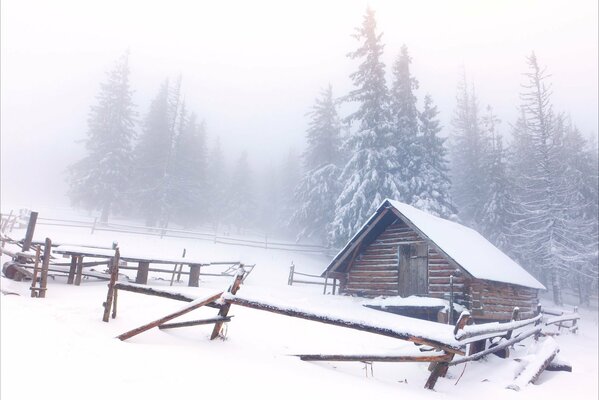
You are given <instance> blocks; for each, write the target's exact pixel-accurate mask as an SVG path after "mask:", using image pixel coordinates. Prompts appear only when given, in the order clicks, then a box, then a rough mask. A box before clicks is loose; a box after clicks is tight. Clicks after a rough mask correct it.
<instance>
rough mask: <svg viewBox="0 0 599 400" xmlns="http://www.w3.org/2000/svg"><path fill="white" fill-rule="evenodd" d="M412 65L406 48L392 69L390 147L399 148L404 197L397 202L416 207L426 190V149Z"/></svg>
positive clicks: (398, 174) (403, 48) (400, 174)
mask: <svg viewBox="0 0 599 400" xmlns="http://www.w3.org/2000/svg"><path fill="white" fill-rule="evenodd" d="M411 63H412V59H411V57H410V56H409V54H408V48H407V47H406V46H405V45H403V46H402V48H401V53H400V54H399V56H398V57H397V59H396V61H395V63H394V64H393V69H392V74H393V85H392V87H391V91H390V114H391V130H392V132H393V134H392V135H393V136H392V137H393V139H392V141H391V143H392V144H393V145H394V146H395V148H396V151H397V156H398V164H399V168H398V171H396V174H397V178H398V180H399V182H402V183H403V184H404V186H405V189H404V190H403V193H401V197H400V198H399V199H397V200H401V201H404V202H406V203H409V204H414V202H415V201H419V200H420V201H421V199H419V198H418V199H417V198H415V196H417V195H419V194H421V193H422V192H423V191H424V190H425V188H424V185H425V183H424V181H423V175H422V162H423V157H424V154H423V153H424V149H423V143H422V140H421V137H420V136H419V130H418V122H419V121H418V109H417V108H416V102H417V99H416V95H415V94H414V91H415V90H416V89H418V81H417V80H416V78H414V77H413V76H412V74H411V73H410V64H411ZM421 203H422V201H421ZM422 205H424V204H422Z"/></svg>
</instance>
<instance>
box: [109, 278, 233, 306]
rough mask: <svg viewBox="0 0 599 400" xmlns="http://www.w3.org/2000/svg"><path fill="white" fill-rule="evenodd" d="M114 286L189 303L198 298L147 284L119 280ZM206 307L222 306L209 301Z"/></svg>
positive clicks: (127, 290)
mask: <svg viewBox="0 0 599 400" xmlns="http://www.w3.org/2000/svg"><path fill="white" fill-rule="evenodd" d="M114 287H115V288H116V289H119V290H124V291H126V292H133V293H140V294H146V295H149V296H157V297H164V298H166V299H171V300H178V301H185V302H188V303H189V302H192V301H195V300H197V297H193V296H188V295H185V294H182V293H171V292H167V291H164V290H159V289H154V288H151V287H147V286H138V285H136V284H131V283H125V282H117V283H116V284H115V285H114ZM206 307H211V308H218V309H220V308H221V307H222V306H221V305H219V304H216V303H209V304H206Z"/></svg>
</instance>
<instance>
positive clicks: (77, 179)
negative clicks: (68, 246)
mask: <svg viewBox="0 0 599 400" xmlns="http://www.w3.org/2000/svg"><path fill="white" fill-rule="evenodd" d="M87 125H88V131H87V138H86V141H85V149H86V151H87V155H86V156H85V157H84V158H83V159H82V160H80V161H78V162H77V163H75V164H74V165H72V166H71V167H70V168H69V174H70V176H69V178H70V190H69V197H70V198H71V201H72V202H73V203H74V204H76V205H81V206H83V207H85V208H87V209H90V210H94V209H96V210H101V220H102V221H104V222H105V221H107V220H108V216H109V215H110V214H111V212H113V211H114V210H115V209H117V208H119V207H122V206H123V204H124V203H125V202H126V193H127V188H128V187H129V186H130V184H131V178H132V177H131V169H132V142H133V139H134V138H135V130H134V126H135V112H134V105H133V100H132V90H131V87H130V83H129V53H128V52H127V53H125V54H124V55H123V56H122V57H121V58H120V59H119V60H118V61H117V63H116V65H115V67H114V68H113V69H112V70H111V71H110V72H108V74H107V79H106V81H105V82H104V83H102V85H101V86H100V92H99V93H98V95H97V104H96V105H95V106H93V107H92V108H91V110H90V113H89V117H88V120H87Z"/></svg>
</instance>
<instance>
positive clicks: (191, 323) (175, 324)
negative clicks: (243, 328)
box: [158, 315, 233, 329]
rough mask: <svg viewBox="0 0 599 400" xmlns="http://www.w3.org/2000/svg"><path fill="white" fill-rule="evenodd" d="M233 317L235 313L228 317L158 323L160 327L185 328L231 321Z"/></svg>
mask: <svg viewBox="0 0 599 400" xmlns="http://www.w3.org/2000/svg"><path fill="white" fill-rule="evenodd" d="M231 318H233V315H229V316H227V317H214V318H207V319H198V320H194V321H185V322H173V323H172V324H162V325H158V329H172V328H185V327H188V326H196V325H208V324H215V323H217V322H229V321H231Z"/></svg>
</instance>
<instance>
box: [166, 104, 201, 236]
mask: <svg viewBox="0 0 599 400" xmlns="http://www.w3.org/2000/svg"><path fill="white" fill-rule="evenodd" d="M180 114H181V116H180V120H179V129H178V130H177V135H176V138H175V148H174V158H173V163H172V165H173V168H172V193H171V198H172V207H173V210H174V218H175V220H176V221H177V222H179V223H181V224H182V225H183V226H186V227H189V226H192V225H195V224H198V223H199V222H201V221H203V220H204V219H205V215H204V213H205V209H206V198H205V189H206V133H205V132H206V130H205V124H204V123H203V122H201V123H198V122H197V117H196V115H195V113H192V114H191V115H190V116H189V118H187V117H186V112H185V107H184V106H183V107H182V108H181V113H180Z"/></svg>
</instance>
